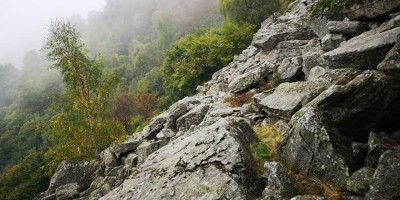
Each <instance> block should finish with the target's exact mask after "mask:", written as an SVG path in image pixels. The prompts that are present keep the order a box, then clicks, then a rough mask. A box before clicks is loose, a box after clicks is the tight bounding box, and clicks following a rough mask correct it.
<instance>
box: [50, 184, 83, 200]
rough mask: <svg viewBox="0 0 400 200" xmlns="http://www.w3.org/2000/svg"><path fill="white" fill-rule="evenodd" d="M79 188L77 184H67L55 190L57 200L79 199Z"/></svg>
mask: <svg viewBox="0 0 400 200" xmlns="http://www.w3.org/2000/svg"><path fill="white" fill-rule="evenodd" d="M79 189H80V186H79V185H78V184H77V183H69V184H66V185H63V186H60V187H59V188H57V190H56V197H57V200H70V199H75V198H78V197H79V194H80V193H79Z"/></svg>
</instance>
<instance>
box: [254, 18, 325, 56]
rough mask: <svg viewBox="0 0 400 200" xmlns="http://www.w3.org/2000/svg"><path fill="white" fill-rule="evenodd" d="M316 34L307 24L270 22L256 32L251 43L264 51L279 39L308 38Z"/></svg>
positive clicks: (272, 46)
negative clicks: (265, 27)
mask: <svg viewBox="0 0 400 200" xmlns="http://www.w3.org/2000/svg"><path fill="white" fill-rule="evenodd" d="M316 36H317V35H315V33H314V31H313V30H312V29H311V28H310V27H309V26H302V25H300V24H296V23H291V22H285V23H279V24H272V25H270V26H269V27H268V29H262V30H260V31H259V32H257V33H256V35H255V36H254V39H253V45H254V46H255V47H257V48H261V49H263V50H265V51H266V50H271V49H273V48H275V46H276V45H277V44H278V43H279V42H281V41H286V40H309V39H312V38H314V37H316Z"/></svg>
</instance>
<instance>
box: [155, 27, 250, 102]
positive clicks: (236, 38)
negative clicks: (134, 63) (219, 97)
mask: <svg viewBox="0 0 400 200" xmlns="http://www.w3.org/2000/svg"><path fill="white" fill-rule="evenodd" d="M253 30H254V26H252V25H249V24H243V25H237V24H233V23H229V22H226V23H224V24H223V25H222V26H221V27H220V28H219V29H210V30H208V31H198V32H196V33H194V34H190V35H187V36H185V37H183V38H181V39H180V40H178V41H177V42H176V43H174V44H173V45H172V46H171V48H170V49H169V50H167V51H166V53H165V54H166V58H165V60H164V63H163V66H162V67H161V73H162V77H163V80H164V85H165V87H166V90H167V93H168V92H169V93H172V92H171V91H174V92H175V91H178V93H179V94H181V95H179V96H178V98H181V97H182V96H184V95H193V94H194V93H195V89H196V86H197V85H201V84H203V83H204V82H205V81H206V80H209V79H210V78H211V76H212V74H214V72H216V71H217V70H219V69H221V68H222V67H224V66H226V65H227V64H228V63H229V62H230V61H232V59H233V56H234V55H235V54H238V53H240V52H241V51H242V50H243V49H244V48H245V47H247V45H248V44H249V43H250V42H251V39H252V32H253Z"/></svg>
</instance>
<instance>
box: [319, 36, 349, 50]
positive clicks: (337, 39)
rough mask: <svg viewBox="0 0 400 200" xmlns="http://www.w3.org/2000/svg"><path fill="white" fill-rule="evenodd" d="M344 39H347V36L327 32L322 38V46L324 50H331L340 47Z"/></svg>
mask: <svg viewBox="0 0 400 200" xmlns="http://www.w3.org/2000/svg"><path fill="white" fill-rule="evenodd" d="M344 41H346V37H345V36H344V35H342V34H326V35H325V36H324V37H323V38H322V39H321V48H322V49H323V50H324V51H331V50H333V49H336V48H338V47H339V46H340V44H341V43H342V42H344Z"/></svg>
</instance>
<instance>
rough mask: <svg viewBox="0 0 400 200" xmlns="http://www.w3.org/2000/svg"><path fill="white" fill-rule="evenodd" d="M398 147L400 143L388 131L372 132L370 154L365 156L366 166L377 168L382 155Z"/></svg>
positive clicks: (369, 143) (369, 142) (369, 144)
mask: <svg viewBox="0 0 400 200" xmlns="http://www.w3.org/2000/svg"><path fill="white" fill-rule="evenodd" d="M396 147H400V143H398V142H397V141H395V140H393V139H392V138H391V137H390V135H388V134H386V133H380V134H376V133H372V132H371V133H370V135H369V139H368V154H367V157H366V158H365V166H367V167H372V168H376V166H377V165H378V161H379V158H380V157H381V155H382V154H383V153H384V152H385V151H387V150H389V149H393V148H396Z"/></svg>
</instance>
